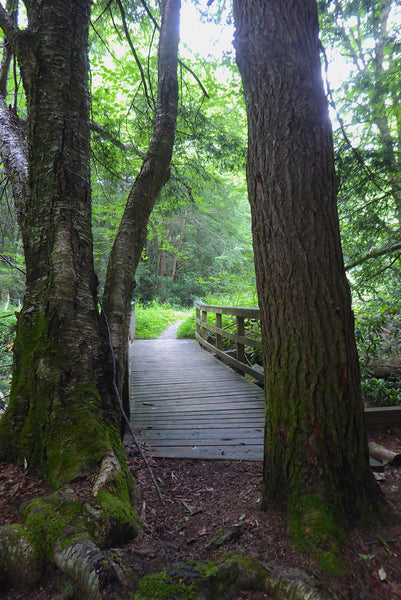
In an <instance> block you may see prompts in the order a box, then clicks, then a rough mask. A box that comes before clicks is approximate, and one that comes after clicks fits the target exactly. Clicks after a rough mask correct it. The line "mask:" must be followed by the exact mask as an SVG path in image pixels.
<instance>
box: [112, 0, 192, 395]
mask: <svg viewBox="0 0 401 600" xmlns="http://www.w3.org/2000/svg"><path fill="white" fill-rule="evenodd" d="M180 4H181V2H180V0H165V2H164V3H163V14H162V26H161V29H160V41H159V84H158V96H157V105H156V110H155V116H154V123H153V135H152V139H151V141H150V144H149V149H148V151H147V153H146V156H145V158H144V160H143V163H142V168H141V170H140V173H139V175H138V176H137V178H136V180H135V182H134V185H133V186H132V189H131V192H130V194H129V197H128V200H127V205H126V208H125V212H124V215H123V218H122V221H121V224H120V227H119V230H118V233H117V236H116V239H115V241H114V244H113V248H112V251H111V255H110V259H109V264H108V267H107V275H106V283H105V288H104V297H103V308H104V310H105V313H106V315H107V319H108V323H109V326H110V331H111V338H112V344H113V349H114V354H115V359H116V365H117V385H118V388H119V389H120V390H121V389H122V386H123V381H124V375H125V369H126V363H127V340H128V328H129V317H130V309H131V299H132V293H133V289H134V284H135V271H136V268H137V266H138V263H139V260H140V258H141V254H142V250H143V247H144V244H145V240H146V235H147V225H148V221H149V217H150V215H151V212H152V210H153V207H154V205H155V202H156V200H157V196H158V195H159V192H160V190H161V189H162V187H163V185H164V184H165V183H166V182H167V181H168V179H169V176H170V161H171V156H172V153H173V145H174V138H175V128H176V121H177V108H178V81H177V50H178V42H179V14H180Z"/></svg>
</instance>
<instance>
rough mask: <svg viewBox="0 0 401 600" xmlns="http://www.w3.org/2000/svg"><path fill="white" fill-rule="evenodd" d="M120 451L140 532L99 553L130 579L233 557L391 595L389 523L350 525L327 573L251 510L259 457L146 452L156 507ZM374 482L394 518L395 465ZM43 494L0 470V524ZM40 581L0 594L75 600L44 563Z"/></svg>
mask: <svg viewBox="0 0 401 600" xmlns="http://www.w3.org/2000/svg"><path fill="white" fill-rule="evenodd" d="M374 440H375V441H376V442H377V443H382V444H384V445H385V446H386V447H388V448H390V449H392V450H395V451H397V452H401V441H400V440H399V439H398V438H396V437H395V436H393V435H390V434H389V433H388V432H381V431H378V432H376V433H375V434H374ZM126 451H127V460H128V464H129V466H130V468H131V469H132V471H133V473H134V476H135V478H136V480H137V482H138V500H137V504H136V509H137V511H138V513H139V514H140V515H141V518H142V520H143V523H144V530H143V532H142V533H141V534H140V535H139V537H138V538H137V539H136V540H133V541H132V542H131V543H129V544H127V545H126V546H124V547H122V548H112V549H110V551H109V556H110V558H111V559H112V560H114V561H117V562H119V563H120V564H121V565H122V566H123V567H125V568H128V569H130V570H131V572H132V573H133V574H134V579H136V580H139V579H140V578H142V577H144V576H145V575H149V574H152V573H153V574H156V573H162V574H163V575H160V576H157V577H156V578H155V580H156V582H157V581H159V580H160V579H161V580H163V581H168V582H170V583H171V585H172V586H174V585H176V584H177V583H180V582H181V583H182V582H186V583H189V585H191V582H192V579H193V580H194V581H195V580H196V570H197V569H199V566H200V565H202V568H206V569H208V568H210V569H212V568H213V563H216V562H219V561H222V560H225V559H226V558H227V556H230V555H239V554H240V555H246V556H247V557H250V558H252V559H257V560H258V561H261V562H262V564H265V565H269V567H270V568H272V569H273V570H274V569H278V568H280V569H283V568H285V570H286V572H287V573H288V576H290V575H291V576H292V577H294V576H295V577H299V578H303V580H305V581H306V582H307V583H308V582H309V583H313V584H314V585H315V587H317V588H318V590H319V594H320V597H321V598H330V599H333V598H337V599H341V600H401V561H400V556H401V527H400V525H399V524H395V525H390V526H386V527H382V528H381V529H380V530H377V529H374V528H371V529H364V530H356V531H355V532H354V533H353V534H352V536H351V538H350V540H349V542H348V543H347V545H344V547H343V549H342V553H343V555H344V559H345V561H344V562H345V564H346V565H347V567H346V571H345V572H344V574H343V575H341V576H337V577H334V576H328V575H327V574H325V573H323V572H322V571H320V570H319V568H318V566H317V564H316V562H314V561H313V560H311V559H310V558H308V557H307V556H303V555H301V554H297V553H296V552H295V551H294V548H293V546H292V543H291V540H290V538H289V535H288V531H287V528H286V526H285V524H284V523H283V521H282V520H281V519H280V517H279V516H278V515H273V514H269V513H263V512H261V511H260V510H259V508H258V507H259V504H260V489H259V484H260V479H261V470H262V464H261V463H259V462H249V461H228V460H223V461H206V460H189V459H188V460H186V459H185V460H184V459H181V460H178V459H164V458H151V457H150V458H149V460H150V465H151V468H152V470H153V474H154V476H155V478H156V480H157V481H158V484H159V486H160V490H161V493H162V496H163V499H164V502H165V505H164V506H163V505H162V504H161V502H160V499H159V497H158V495H157V493H156V490H155V487H154V485H153V483H152V481H151V479H150V477H149V473H148V471H147V468H146V465H145V464H144V463H143V460H142V458H141V456H140V454H139V452H138V450H137V448H136V447H135V446H134V445H133V444H132V443H130V442H129V443H127V444H126ZM77 485H83V484H82V483H80V484H77ZM380 485H381V486H382V489H383V492H384V494H385V496H386V498H387V500H388V502H389V503H390V505H391V506H392V508H393V510H394V511H395V512H396V513H397V514H398V515H400V517H401V468H400V467H389V468H387V467H386V472H385V480H384V481H383V482H381V483H380ZM89 487H90V486H89ZM89 487H88V489H89ZM43 493H46V488H45V487H44V485H43V482H41V481H40V479H37V478H34V477H31V476H28V475H27V474H26V473H25V472H23V471H20V470H18V469H17V468H16V467H7V468H6V469H4V470H3V471H2V472H1V475H0V522H5V523H8V522H13V521H15V520H16V519H17V518H18V509H19V507H20V506H21V505H22V504H23V503H24V502H26V501H27V500H28V498H29V497H30V496H31V497H32V496H34V495H35V494H36V495H37V494H43ZM82 493H83V494H84V493H85V489H83V491H82ZM205 565H206V567H205ZM191 578H192V579H191ZM40 585H41V587H39V586H38V587H37V588H36V589H32V590H29V591H27V590H9V591H8V592H3V594H2V593H1V592H0V598H1V599H2V600H27V599H28V598H29V600H54V598H55V596H56V595H57V594H63V595H62V596H61V597H62V598H63V600H85V599H84V597H83V596H82V595H80V593H79V592H78V591H77V589H76V588H75V587H74V585H73V584H71V582H69V581H67V580H65V579H64V578H63V577H61V576H60V575H59V574H58V573H57V572H56V571H55V570H53V569H52V568H50V569H48V571H47V572H46V574H45V577H44V579H43V581H42V582H41V584H40ZM144 589H146V586H145V587H143V586H142V588H141V590H142V591H141V592H140V595H139V596H137V592H134V591H133V592H132V595H131V597H130V598H127V600H139V598H142V596H143V595H144V593H145V592H144ZM171 589H175V588H173V587H172V588H171ZM145 597H146V596H145ZM150 597H151V598H152V600H155V598H154V597H152V596H150ZM234 598H235V600H270V598H269V596H268V595H266V594H265V593H264V592H251V591H247V592H243V593H239V594H237V595H236V596H234ZM168 600H176V598H174V597H169V598H168Z"/></svg>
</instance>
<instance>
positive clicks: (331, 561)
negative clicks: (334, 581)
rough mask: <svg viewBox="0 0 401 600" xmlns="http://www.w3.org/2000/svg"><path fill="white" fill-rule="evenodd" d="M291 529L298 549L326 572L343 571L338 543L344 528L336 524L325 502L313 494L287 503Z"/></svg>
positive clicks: (340, 543)
mask: <svg viewBox="0 0 401 600" xmlns="http://www.w3.org/2000/svg"><path fill="white" fill-rule="evenodd" d="M289 518H290V531H291V536H292V539H293V541H294V545H295V548H296V550H297V551H299V552H304V553H305V554H308V555H309V556H311V557H312V558H313V559H315V560H316V561H317V562H318V564H319V565H320V567H321V568H322V569H323V570H324V571H325V572H326V573H329V574H332V575H338V574H340V573H341V572H342V571H343V570H344V567H345V565H344V557H343V555H342V553H341V546H342V544H343V543H344V541H345V534H344V531H343V530H342V529H341V528H340V527H339V526H338V524H337V523H336V521H335V519H334V517H333V515H332V514H331V513H330V511H329V509H328V507H327V506H326V505H325V503H324V502H323V501H322V500H320V499H319V498H318V497H316V496H313V495H308V496H302V497H301V498H299V499H297V500H295V501H294V503H292V504H291V503H290V509H289Z"/></svg>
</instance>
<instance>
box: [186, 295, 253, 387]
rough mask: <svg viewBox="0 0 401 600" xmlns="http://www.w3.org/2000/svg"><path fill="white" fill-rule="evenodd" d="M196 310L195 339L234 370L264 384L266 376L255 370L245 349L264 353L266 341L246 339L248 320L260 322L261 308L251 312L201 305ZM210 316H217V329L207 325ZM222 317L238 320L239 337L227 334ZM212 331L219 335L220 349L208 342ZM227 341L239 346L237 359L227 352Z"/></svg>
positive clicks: (196, 304)
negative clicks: (208, 334) (263, 346)
mask: <svg viewBox="0 0 401 600" xmlns="http://www.w3.org/2000/svg"><path fill="white" fill-rule="evenodd" d="M194 304H195V309H196V315H195V322H196V333H195V337H196V339H197V340H198V342H199V343H200V344H201V346H203V347H204V348H206V349H207V350H210V351H211V352H213V353H214V354H216V355H217V356H218V357H219V358H221V360H222V361H223V362H225V363H226V364H228V365H230V366H231V367H234V368H235V369H237V370H238V371H240V372H242V373H248V374H249V375H251V376H252V377H254V379H256V380H257V381H259V382H263V380H264V376H263V372H261V371H258V370H257V369H255V368H254V367H252V366H251V365H250V364H249V363H248V362H247V360H246V355H245V348H246V347H251V348H256V349H257V350H262V341H261V340H260V339H254V338H250V337H248V336H247V335H246V330H245V327H244V322H245V319H256V320H258V319H260V310H259V308H249V307H241V306H217V305H213V304H205V303H204V302H200V301H197V302H195V303H194ZM207 313H214V314H215V315H216V317H215V319H216V320H215V325H212V324H211V323H208V322H207ZM222 315H230V316H233V317H235V318H236V325H237V330H236V333H231V332H229V331H225V330H224V329H223V328H222ZM208 331H210V332H212V333H214V334H215V335H216V346H214V345H213V344H210V343H209V342H208V341H207V332H208ZM223 338H225V339H228V340H230V341H232V342H235V345H236V358H234V357H233V356H230V355H229V354H227V352H224V350H223V344H222V340H223Z"/></svg>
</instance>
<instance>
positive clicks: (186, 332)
mask: <svg viewBox="0 0 401 600" xmlns="http://www.w3.org/2000/svg"><path fill="white" fill-rule="evenodd" d="M195 331H196V323H195V315H191V316H190V317H188V318H187V319H185V321H184V322H183V323H181V325H180V326H179V328H178V330H177V338H178V339H195Z"/></svg>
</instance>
